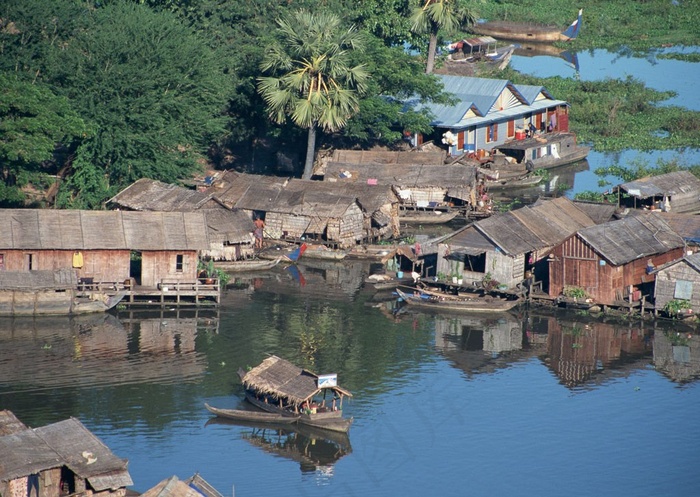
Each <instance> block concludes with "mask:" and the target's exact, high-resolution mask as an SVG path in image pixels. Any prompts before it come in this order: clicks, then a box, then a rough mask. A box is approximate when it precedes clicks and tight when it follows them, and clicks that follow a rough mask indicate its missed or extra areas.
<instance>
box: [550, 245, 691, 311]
mask: <svg viewBox="0 0 700 497" xmlns="http://www.w3.org/2000/svg"><path fill="white" fill-rule="evenodd" d="M683 252H684V249H683V247H679V248H677V249H674V250H671V251H669V252H666V253H664V254H656V255H652V256H649V257H642V258H639V259H636V260H634V261H631V262H629V263H627V264H624V265H621V266H614V265H612V264H609V263H608V262H607V261H606V260H605V259H603V258H602V257H600V255H599V254H598V253H597V252H595V251H594V250H593V249H592V248H591V247H590V246H589V245H588V244H586V243H585V242H584V241H583V240H582V239H580V238H579V237H578V236H573V237H571V238H569V239H567V240H566V241H564V242H563V243H562V244H560V245H558V246H557V247H555V248H554V249H552V253H553V254H554V258H553V259H551V260H550V263H549V264H550V265H549V295H550V296H552V297H557V296H559V295H561V294H562V293H563V291H564V288H565V287H567V286H574V287H578V288H582V289H583V290H584V291H585V292H586V293H587V294H588V295H589V296H590V297H591V298H592V299H593V300H595V301H596V302H598V303H600V304H608V305H610V304H613V302H614V301H616V300H622V299H623V298H626V296H627V295H628V293H629V286H630V285H632V286H636V285H641V284H644V283H650V282H653V281H654V277H653V275H648V274H647V272H646V267H647V261H649V260H651V261H652V263H653V264H654V266H660V265H662V264H665V263H666V262H670V261H672V260H676V259H678V258H680V257H682V256H683Z"/></svg>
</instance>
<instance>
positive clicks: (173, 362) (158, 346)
mask: <svg viewBox="0 0 700 497" xmlns="http://www.w3.org/2000/svg"><path fill="white" fill-rule="evenodd" d="M200 312H201V311H200ZM195 313H196V311H192V314H195ZM210 314H211V316H210V317H206V318H203V317H201V316H200V315H199V314H197V315H195V316H186V315H183V314H175V317H171V316H167V315H164V314H163V313H155V315H151V316H148V315H146V317H143V318H137V317H136V316H138V314H135V313H131V314H126V315H125V317H124V319H123V321H122V320H120V319H118V318H117V317H115V316H113V315H111V314H99V315H89V316H78V317H62V316H52V317H47V318H27V319H19V318H14V319H10V318H8V319H2V320H0V378H3V379H4V380H5V381H7V382H8V383H10V384H12V383H17V384H26V383H27V374H26V371H27V367H28V365H29V364H31V365H32V380H31V383H32V385H35V386H41V387H53V386H58V385H65V384H67V383H69V382H70V381H71V380H73V381H75V383H76V384H83V385H85V384H87V385H106V384H114V383H115V382H125V381H128V382H130V383H139V382H152V381H158V380H163V379H166V380H168V381H170V380H172V379H173V378H177V380H178V381H183V380H191V379H198V378H201V377H202V376H203V375H204V373H205V371H206V360H205V357H204V356H203V355H201V354H198V353H197V352H196V351H195V337H196V334H197V332H198V330H199V331H202V329H203V327H205V326H213V327H214V329H216V328H215V326H216V323H217V322H218V318H216V317H215V316H216V314H215V313H212V312H211V311H210ZM206 323H209V324H208V325H207V324H206ZM127 379H128V380H127Z"/></svg>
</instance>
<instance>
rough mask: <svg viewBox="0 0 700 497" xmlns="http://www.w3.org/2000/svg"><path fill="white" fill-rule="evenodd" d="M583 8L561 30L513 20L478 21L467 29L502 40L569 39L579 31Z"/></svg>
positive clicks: (555, 27)
mask: <svg viewBox="0 0 700 497" xmlns="http://www.w3.org/2000/svg"><path fill="white" fill-rule="evenodd" d="M582 16H583V9H579V11H578V17H577V18H576V20H575V21H574V22H572V23H571V24H570V25H569V27H568V28H566V29H564V30H562V28H560V27H558V26H552V25H546V24H535V23H526V22H515V21H487V22H478V23H476V24H474V25H473V26H470V27H469V29H470V31H472V32H473V33H476V34H478V35H485V36H493V37H494V38H498V39H502V40H513V41H532V42H540V43H541V42H549V43H551V42H555V41H569V40H573V39H575V38H576V37H578V35H579V32H580V31H581V24H582V21H581V18H582Z"/></svg>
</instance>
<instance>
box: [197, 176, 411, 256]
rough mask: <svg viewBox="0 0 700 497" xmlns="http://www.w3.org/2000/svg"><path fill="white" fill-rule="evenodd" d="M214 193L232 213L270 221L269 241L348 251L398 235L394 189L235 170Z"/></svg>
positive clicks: (217, 184)
mask: <svg viewBox="0 0 700 497" xmlns="http://www.w3.org/2000/svg"><path fill="white" fill-rule="evenodd" d="M209 191H210V192H212V193H213V194H214V195H215V196H216V197H217V198H218V199H219V200H220V201H221V202H222V203H223V204H224V205H226V206H227V207H229V208H237V209H241V210H245V211H247V212H250V213H251V214H252V215H260V216H262V217H264V219H265V225H266V226H265V236H266V238H272V239H278V240H287V241H294V242H297V241H301V240H302V239H304V240H307V241H308V240H314V241H318V242H320V243H324V244H326V245H329V246H332V247H334V248H341V249H342V248H350V247H352V246H354V245H356V244H357V243H358V242H360V241H363V240H373V239H376V238H377V237H389V236H392V235H394V234H395V233H398V227H399V225H398V219H397V216H398V205H397V203H398V199H396V198H395V195H394V194H393V193H392V192H390V191H389V189H383V190H382V189H381V188H376V189H374V188H373V189H361V188H350V189H346V188H344V187H342V186H340V185H324V184H323V183H322V182H319V181H309V180H300V179H289V178H278V177H269V176H257V175H251V174H241V173H235V172H232V171H229V172H227V173H226V174H225V175H223V176H222V177H221V178H220V179H219V180H217V181H216V182H214V184H213V185H212V186H211V188H210V189H209ZM253 213H254V214H253Z"/></svg>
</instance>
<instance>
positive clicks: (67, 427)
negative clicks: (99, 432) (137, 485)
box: [0, 411, 133, 497]
mask: <svg viewBox="0 0 700 497" xmlns="http://www.w3.org/2000/svg"><path fill="white" fill-rule="evenodd" d="M0 454H2V459H1V460H0V495H3V496H12V497H60V496H62V495H72V496H77V497H89V496H101V497H124V496H125V495H126V487H128V486H130V485H133V482H132V480H131V476H130V475H129V472H128V470H127V465H128V462H127V461H126V460H125V459H120V458H119V457H117V456H116V455H114V454H113V453H112V452H111V451H110V450H109V448H108V447H107V446H106V445H105V444H104V443H102V441H101V440H99V439H98V438H97V437H96V436H95V435H94V434H92V433H91V432H90V431H89V430H88V429H87V428H86V427H85V426H84V425H83V424H82V423H81V422H80V421H79V420H78V419H76V418H70V419H66V420H64V421H59V422H58V423H53V424H50V425H46V426H43V427H40V428H34V429H30V428H27V427H26V426H24V424H23V423H21V422H19V420H18V419H17V418H16V417H15V416H14V414H12V413H11V412H9V411H0Z"/></svg>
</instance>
